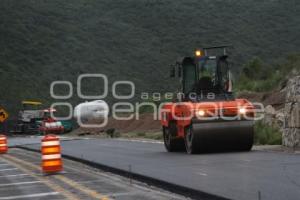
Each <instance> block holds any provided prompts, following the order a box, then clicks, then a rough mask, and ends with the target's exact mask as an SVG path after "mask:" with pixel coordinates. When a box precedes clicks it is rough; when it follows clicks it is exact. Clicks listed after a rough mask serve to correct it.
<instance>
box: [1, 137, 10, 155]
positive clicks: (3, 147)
mask: <svg viewBox="0 0 300 200" xmlns="http://www.w3.org/2000/svg"><path fill="white" fill-rule="evenodd" d="M7 150H8V147H7V138H6V136H5V135H0V154H4V153H7Z"/></svg>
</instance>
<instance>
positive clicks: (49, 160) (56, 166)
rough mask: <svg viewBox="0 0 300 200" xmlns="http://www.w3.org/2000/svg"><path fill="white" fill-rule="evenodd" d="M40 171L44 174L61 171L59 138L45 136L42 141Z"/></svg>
mask: <svg viewBox="0 0 300 200" xmlns="http://www.w3.org/2000/svg"><path fill="white" fill-rule="evenodd" d="M41 151H42V170H43V172H44V173H55V172H60V171H62V169H63V163H62V159H61V148H60V142H59V138H58V137H57V136H55V135H46V136H45V137H44V138H43V139H42V148H41Z"/></svg>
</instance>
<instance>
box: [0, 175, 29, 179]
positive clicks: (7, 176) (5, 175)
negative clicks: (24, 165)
mask: <svg viewBox="0 0 300 200" xmlns="http://www.w3.org/2000/svg"><path fill="white" fill-rule="evenodd" d="M17 176H29V174H11V175H4V176H0V178H1V177H17Z"/></svg>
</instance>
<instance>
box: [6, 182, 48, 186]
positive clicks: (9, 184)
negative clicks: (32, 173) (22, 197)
mask: <svg viewBox="0 0 300 200" xmlns="http://www.w3.org/2000/svg"><path fill="white" fill-rule="evenodd" d="M41 182H42V181H27V182H18V183H4V184H0V187H4V186H12V185H28V184H35V183H41Z"/></svg>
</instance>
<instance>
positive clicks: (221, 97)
mask: <svg viewBox="0 0 300 200" xmlns="http://www.w3.org/2000/svg"><path fill="white" fill-rule="evenodd" d="M211 50H222V53H221V54H215V55H208V52H209V51H211ZM227 59H228V56H227V54H226V46H221V47H210V48H203V49H201V50H196V51H195V56H192V57H184V58H182V59H180V60H179V61H177V62H176V64H175V65H173V66H172V67H171V77H174V78H178V79H177V80H178V81H179V85H180V87H179V90H178V91H179V92H178V93H177V98H176V99H174V101H173V102H169V103H166V104H165V105H164V106H163V107H162V109H161V111H160V113H161V124H162V128H163V136H164V143H165V147H166V149H167V150H168V151H170V152H172V151H182V150H185V151H186V152H187V153H189V154H193V153H199V152H207V151H222V150H243V151H249V150H251V148H252V145H253V135H254V129H253V127H254V120H253V118H254V114H255V113H254V107H253V105H252V104H251V103H250V102H249V101H247V100H246V99H236V98H235V97H234V94H233V93H232V80H231V73H230V70H229V63H228V61H227Z"/></svg>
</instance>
